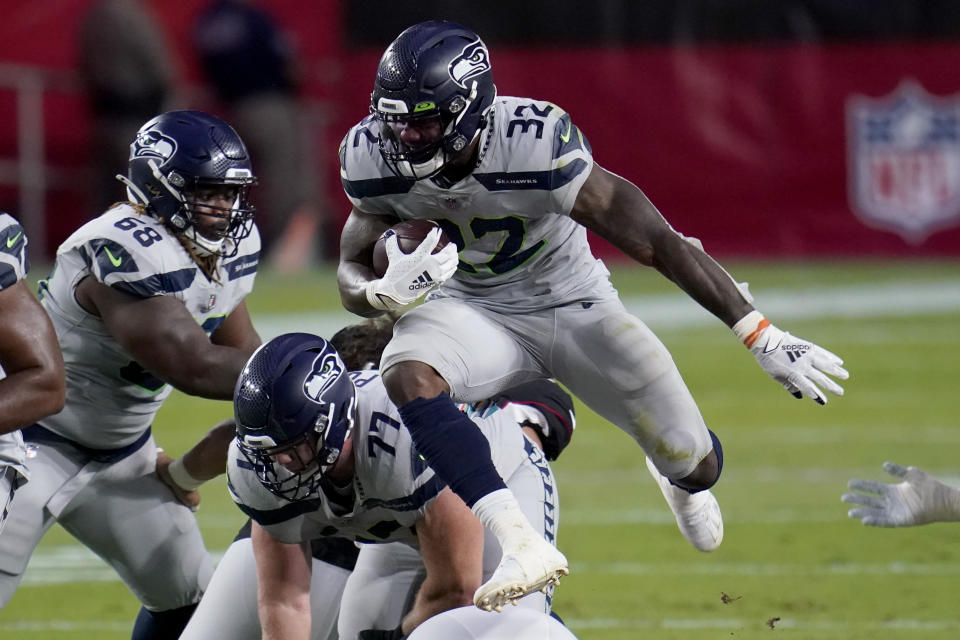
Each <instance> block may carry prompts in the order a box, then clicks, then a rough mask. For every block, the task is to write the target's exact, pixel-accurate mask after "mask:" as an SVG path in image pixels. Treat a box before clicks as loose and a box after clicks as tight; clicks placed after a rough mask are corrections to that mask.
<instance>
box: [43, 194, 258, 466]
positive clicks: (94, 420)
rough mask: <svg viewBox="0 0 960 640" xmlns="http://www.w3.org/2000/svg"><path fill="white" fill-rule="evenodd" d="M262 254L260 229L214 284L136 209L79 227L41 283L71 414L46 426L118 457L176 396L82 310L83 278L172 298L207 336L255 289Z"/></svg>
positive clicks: (220, 267)
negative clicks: (63, 367) (116, 451)
mask: <svg viewBox="0 0 960 640" xmlns="http://www.w3.org/2000/svg"><path fill="white" fill-rule="evenodd" d="M227 242H228V243H229V241H227ZM259 254H260V236H259V234H258V232H257V230H256V227H254V228H253V232H252V233H251V234H250V235H249V236H248V237H246V238H245V239H244V240H242V241H240V246H239V248H238V251H237V253H236V254H235V255H234V256H233V257H232V258H229V259H222V258H221V259H220V260H218V262H217V272H216V278H214V279H209V278H208V277H207V275H206V274H205V273H204V271H203V270H202V269H201V268H200V266H199V265H198V264H197V263H196V262H195V261H194V259H193V258H192V257H191V256H190V254H189V253H188V252H187V250H186V249H185V248H184V247H183V245H182V244H181V243H180V241H179V239H178V238H177V237H176V236H175V235H174V234H173V233H171V232H170V231H169V230H168V229H167V228H166V226H165V225H164V224H163V223H162V222H160V221H159V220H157V219H156V218H154V217H152V216H150V215H147V214H144V213H141V212H139V211H138V210H137V209H136V208H134V207H133V206H131V205H129V204H119V205H116V206H114V207H113V208H111V209H110V210H108V211H107V212H106V213H104V214H103V215H101V216H100V217H98V218H95V219H94V220H91V221H90V222H88V223H86V224H85V225H83V226H82V227H80V228H79V229H78V230H77V231H75V232H74V233H73V234H72V235H71V236H70V237H69V238H67V239H66V241H64V243H63V244H62V245H60V247H59V249H58V250H57V259H56V263H55V265H54V270H53V273H52V274H51V276H50V278H49V279H48V280H47V281H46V282H44V283H41V302H42V304H43V306H44V307H45V308H46V310H47V312H48V313H49V314H50V318H51V319H52V320H53V325H54V328H55V329H56V331H57V338H58V339H59V342H60V348H61V350H62V351H63V359H64V363H65V365H66V377H67V397H66V404H65V406H64V408H63V411H61V412H60V413H59V414H56V415H54V416H50V417H48V418H44V419H43V420H42V421H41V422H40V424H41V425H42V426H43V427H45V428H47V429H49V430H51V431H53V432H55V433H57V434H59V435H61V436H64V437H65V438H69V439H70V440H73V441H75V442H78V443H80V444H82V445H84V446H87V447H92V448H95V449H115V448H119V447H123V446H126V445H128V444H130V443H132V442H134V441H136V439H137V438H138V437H139V436H140V435H141V434H143V432H144V431H145V430H146V429H147V427H149V426H150V424H151V422H152V421H153V417H154V415H155V414H156V412H157V410H158V409H159V408H160V406H161V404H163V401H164V400H165V399H166V398H167V396H169V395H170V391H171V387H170V385H168V384H165V383H164V382H163V381H162V380H160V379H158V378H157V377H155V376H154V375H152V374H151V373H150V372H149V371H147V370H145V369H144V368H143V367H142V366H141V365H140V364H139V363H137V362H136V361H135V360H134V359H133V357H132V356H131V355H130V354H129V353H127V352H126V350H125V349H124V348H123V347H121V346H120V344H118V343H117V341H116V340H115V339H114V338H113V337H112V336H111V335H110V332H109V331H108V330H107V328H106V326H105V325H104V323H103V321H102V320H101V319H100V318H99V317H97V316H94V315H92V314H90V313H88V312H87V311H85V310H84V309H83V308H82V307H81V306H80V305H79V304H78V303H77V300H76V297H75V295H74V294H75V289H76V287H77V285H78V284H79V283H80V281H81V280H83V279H84V278H87V277H92V278H96V280H97V281H98V282H100V283H103V284H105V285H107V286H109V287H112V288H113V289H115V290H117V291H122V292H124V293H127V294H130V295H132V296H136V297H138V298H149V297H152V296H173V297H175V298H177V299H178V300H180V301H181V302H182V303H183V305H184V306H185V307H186V308H187V311H189V312H190V314H191V315H192V316H193V317H194V318H195V319H196V321H197V324H199V325H200V326H201V327H202V328H203V330H204V332H205V333H206V334H207V335H208V336H209V335H211V334H212V333H213V332H214V331H215V330H216V329H217V327H219V326H220V324H222V323H223V321H224V319H226V317H227V315H228V314H229V313H230V312H231V311H233V309H234V308H236V307H237V305H238V304H240V302H241V301H242V300H243V299H244V297H245V296H246V295H247V294H248V293H250V291H251V290H252V288H253V281H254V277H255V275H256V270H257V262H258V259H259ZM163 321H164V319H163V318H162V317H158V318H155V319H154V322H157V323H162V322H163Z"/></svg>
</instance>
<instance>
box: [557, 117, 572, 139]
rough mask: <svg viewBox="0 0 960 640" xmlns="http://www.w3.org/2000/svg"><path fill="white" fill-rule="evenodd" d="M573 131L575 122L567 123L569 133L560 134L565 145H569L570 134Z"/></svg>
mask: <svg viewBox="0 0 960 640" xmlns="http://www.w3.org/2000/svg"><path fill="white" fill-rule="evenodd" d="M572 130H573V121H572V120H571V121H570V122H567V133H566V134H563V133H561V134H560V139H561V140H562V141H563V144H567V143H568V142H570V132H571V131H572Z"/></svg>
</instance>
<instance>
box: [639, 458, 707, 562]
mask: <svg viewBox="0 0 960 640" xmlns="http://www.w3.org/2000/svg"><path fill="white" fill-rule="evenodd" d="M647 469H648V470H649V471H650V475H652V476H653V478H654V479H655V480H656V481H657V484H659V485H660V492H661V493H662V494H663V497H664V498H666V500H667V504H668V505H670V510H671V511H673V515H674V517H676V519H677V526H678V527H680V533H682V534H683V537H684V538H686V539H687V541H688V542H689V543H690V544H692V545H693V546H694V548H696V549H698V550H699V551H713V550H714V549H716V548H717V547H719V546H720V543H721V542H722V541H723V514H721V513H720V505H719V504H717V499H716V498H715V497H714V496H713V494H712V493H710V490H709V489H706V490H704V491H698V492H697V493H690V492H688V491H684V490H683V489H681V488H680V487H676V486H674V485H672V484H670V480H669V479H667V477H666V476H664V475H662V474H661V473H660V472H659V471H658V470H657V467H656V465H654V464H653V461H652V460H650V458H647Z"/></svg>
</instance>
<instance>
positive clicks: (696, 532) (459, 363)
mask: <svg viewBox="0 0 960 640" xmlns="http://www.w3.org/2000/svg"><path fill="white" fill-rule="evenodd" d="M370 108H371V111H372V113H371V114H370V115H369V116H367V117H366V118H364V119H363V120H362V121H361V122H360V123H359V124H357V125H356V126H354V127H353V128H352V129H351V130H350V131H349V132H348V133H347V135H346V137H345V138H344V139H343V142H342V143H341V147H340V163H341V177H342V182H343V186H344V190H345V191H346V194H347V196H348V198H349V199H350V202H351V203H352V205H353V210H352V212H351V214H350V217H349V219H348V220H347V223H346V225H345V226H344V228H343V232H342V234H341V242H340V266H339V271H338V280H339V288H340V295H341V298H342V299H343V302H344V305H345V306H346V308H347V309H349V310H350V311H353V312H355V313H358V314H360V315H373V314H376V313H378V312H381V311H383V310H385V309H393V308H397V307H400V306H402V305H405V304H408V303H411V302H413V301H414V300H416V299H417V298H419V297H420V296H421V295H422V294H423V293H425V292H426V291H425V290H424V289H420V288H416V287H413V286H412V284H413V283H414V282H415V281H417V280H418V278H421V277H423V278H424V279H432V280H433V281H435V282H437V283H443V284H441V285H440V286H439V288H437V289H435V290H434V291H433V292H432V293H431V295H430V296H429V297H428V299H427V301H426V302H425V303H424V304H423V305H421V306H419V307H417V308H415V309H413V310H412V311H409V312H407V313H406V314H405V315H404V316H403V317H402V318H401V320H400V321H399V323H398V324H397V327H396V331H395V332H394V338H393V340H392V342H391V343H390V345H388V346H387V349H386V351H385V353H384V356H383V360H382V362H381V368H382V370H383V380H384V384H385V385H386V388H387V391H388V393H389V395H390V399H391V400H392V401H393V402H394V403H395V404H396V405H397V406H398V407H399V408H400V415H401V416H402V417H403V422H404V424H405V425H406V427H407V428H408V429H409V430H410V433H411V435H412V437H413V440H414V442H415V443H416V447H417V450H418V451H420V453H421V454H423V456H424V457H425V458H426V459H427V461H428V462H429V464H430V466H431V467H432V468H433V469H435V470H436V472H437V474H438V475H439V476H440V477H441V478H443V480H444V481H445V482H447V483H448V484H449V485H450V486H451V487H452V489H453V490H454V492H456V493H457V495H459V496H460V497H461V498H463V500H464V501H465V502H466V503H467V505H469V506H470V507H471V508H472V509H473V510H474V512H475V513H476V514H477V515H478V516H479V517H480V519H481V520H482V521H483V522H484V524H486V525H487V526H488V527H489V528H490V529H491V530H493V531H494V532H496V534H497V536H498V538H499V540H500V543H501V545H502V546H503V548H504V561H503V564H502V565H501V567H500V569H499V570H498V571H497V573H496V574H495V575H494V577H493V579H491V580H490V581H489V582H487V583H486V584H484V585H483V586H482V587H481V588H480V589H479V590H478V591H477V593H476V596H475V601H476V604H477V605H478V606H480V607H483V608H491V607H493V608H495V607H497V606H499V605H502V604H503V603H504V602H505V601H509V600H512V599H514V598H516V597H518V596H520V595H522V594H523V593H524V592H526V591H527V590H531V589H534V590H535V589H536V587H537V585H540V584H543V583H544V582H545V581H548V580H553V579H556V578H558V577H559V576H561V575H563V574H564V573H565V572H566V571H567V563H566V559H565V558H564V557H563V555H562V554H561V553H560V552H559V551H557V550H556V549H555V548H554V547H552V546H550V545H547V544H545V543H544V542H543V540H542V538H541V537H540V536H538V535H537V533H536V532H535V531H533V530H532V529H531V528H530V526H529V524H528V523H526V521H525V520H524V518H523V517H522V514H521V512H520V510H519V509H518V507H517V503H516V500H515V499H514V497H513V496H512V495H511V494H510V492H509V491H508V490H507V489H506V487H505V485H504V482H503V480H502V479H501V478H500V477H499V476H498V475H497V472H496V468H495V466H494V465H493V463H492V462H491V460H490V456H489V455H488V454H487V453H486V451H487V444H486V442H485V440H484V438H483V437H482V435H481V434H480V433H479V432H478V431H477V429H476V427H475V426H474V425H473V424H472V423H471V422H470V421H469V420H468V419H467V418H466V417H464V416H463V415H462V414H461V413H460V412H459V411H457V410H456V407H455V405H454V403H453V402H452V400H451V398H453V399H456V400H460V401H466V402H473V401H477V400H479V399H481V398H484V397H489V396H492V395H495V394H496V393H497V392H498V391H500V390H502V389H504V388H507V387H510V386H513V385H515V384H517V383H519V382H522V381H523V380H526V379H530V378H534V377H554V378H557V379H558V380H560V382H562V383H563V384H564V385H565V386H566V387H567V388H568V389H570V391H571V392H572V393H574V394H575V395H577V396H578V397H579V398H580V399H581V400H583V401H584V403H585V404H586V405H587V406H589V407H590V408H592V409H593V410H594V411H596V412H597V413H598V414H600V415H601V416H603V417H604V418H606V419H607V420H609V421H610V422H613V423H614V424H616V425H617V426H618V427H620V428H621V429H623V430H624V431H625V432H626V433H627V434H628V435H630V436H631V437H632V438H633V439H634V440H636V442H637V443H638V444H639V445H640V446H641V447H642V448H643V450H644V451H645V452H646V454H647V456H648V457H649V460H650V462H649V467H650V469H651V471H652V472H653V473H654V475H655V477H656V478H657V480H658V482H659V483H660V486H661V490H662V492H663V493H664V495H665V497H666V499H667V501H668V502H669V503H670V507H671V508H672V509H673V511H674V514H675V516H676V518H677V522H678V524H679V526H680V529H681V531H682V532H683V534H684V536H685V537H686V538H687V539H688V540H689V541H690V542H691V543H692V544H693V545H694V546H695V547H696V548H698V549H700V550H703V551H710V550H712V549H714V548H716V547H717V545H719V544H720V540H721V537H722V534H723V523H722V519H721V516H720V510H719V507H718V505H717V502H716V500H715V498H714V497H713V495H712V494H711V493H710V491H709V489H710V487H712V486H713V484H714V483H715V482H716V481H717V479H718V478H719V476H720V472H721V469H722V466H723V456H722V451H721V448H720V441H719V440H718V439H717V437H716V435H714V434H713V433H712V432H711V431H709V430H708V429H707V427H706V425H705V423H704V420H703V418H702V416H701V415H700V411H699V409H698V408H697V405H696V404H695V403H694V401H693V398H692V397H691V395H690V393H689V391H688V390H687V387H686V385H685V384H684V382H683V380H682V378H681V377H680V373H679V371H678V370H677V367H676V366H675V365H674V363H673V360H672V358H671V357H670V354H669V353H668V352H667V350H666V348H665V347H664V346H663V344H662V343H661V342H660V341H659V340H658V339H657V338H656V336H654V335H653V333H652V332H651V331H650V330H649V329H648V328H647V327H646V325H644V324H643V322H641V321H640V320H639V319H637V318H635V317H634V316H632V315H630V314H629V313H627V312H626V310H625V309H624V307H623V304H622V303H621V302H620V300H619V297H618V294H617V292H616V290H615V289H614V288H613V286H612V285H611V283H610V281H609V277H608V276H609V274H608V272H607V270H606V268H605V267H604V265H603V264H602V263H601V262H600V261H598V260H596V259H595V258H594V257H593V256H592V255H591V252H590V247H589V245H588V243H587V234H586V230H587V229H591V230H592V231H594V232H596V233H597V234H598V235H599V236H601V237H603V238H605V239H606V240H608V241H609V242H611V243H612V244H613V245H614V246H616V247H618V248H619V249H621V250H622V251H623V252H625V253H626V254H627V255H628V256H630V257H631V258H633V259H634V260H636V261H637V262H639V263H640V264H643V265H645V266H650V267H654V268H656V269H657V270H658V271H660V272H661V273H662V274H663V275H664V276H666V277H667V278H669V279H670V280H672V281H673V282H674V283H676V284H677V285H678V286H679V287H680V288H681V289H683V290H684V291H685V292H686V293H687V294H688V295H690V296H691V297H692V298H693V299H694V300H696V301H697V302H698V303H700V304H701V305H702V306H703V307H705V308H706V309H707V310H709V311H710V312H712V313H713V314H714V315H715V316H717V317H718V318H719V319H720V320H721V321H723V322H724V323H725V324H726V325H728V326H729V327H730V328H731V329H732V330H733V332H734V333H735V335H736V336H737V337H738V338H739V339H740V340H741V341H742V342H743V343H744V344H745V345H746V346H747V347H748V348H749V349H750V351H751V352H752V354H753V355H754V356H755V357H756V359H757V361H758V363H759V364H760V366H761V367H762V368H763V370H764V371H766V372H767V373H768V374H769V375H770V376H772V377H773V378H774V380H776V381H777V382H778V383H780V384H781V385H782V386H784V387H785V388H786V389H787V391H789V392H790V393H792V394H793V395H795V396H797V397H802V396H807V397H809V398H811V399H813V400H815V401H817V402H819V403H821V404H823V403H825V402H826V401H827V399H826V397H825V395H824V391H822V390H821V388H822V389H824V390H826V391H829V392H832V393H834V394H837V395H840V394H842V393H843V389H842V388H841V387H840V386H839V385H838V384H837V383H836V382H835V381H834V380H832V379H830V378H829V377H828V375H831V376H834V377H837V378H840V379H845V378H847V372H846V371H845V370H844V369H843V368H842V367H841V364H842V361H841V360H840V358H838V357H837V356H835V355H833V354H831V353H829V352H828V351H826V350H824V349H821V348H820V347H818V346H817V345H815V344H813V343H811V342H809V341H807V340H802V339H800V338H796V337H794V336H792V335H790V334H789V333H787V332H785V331H782V330H780V329H778V328H777V327H775V326H774V325H772V324H771V323H770V321H769V320H767V319H766V318H764V316H763V315H761V314H760V312H759V311H757V310H756V309H754V307H753V306H752V304H751V300H750V299H749V296H748V295H747V293H746V291H745V290H741V288H740V287H738V286H737V284H736V283H735V282H734V280H733V279H732V278H731V276H730V275H729V274H728V273H727V272H726V271H725V270H724V269H723V268H721V267H720V265H718V264H717V263H716V262H715V261H714V260H713V259H712V258H710V256H708V255H707V254H706V253H704V251H703V249H702V248H701V246H700V245H699V243H697V242H695V241H692V240H691V239H688V238H685V237H684V236H683V235H682V234H680V233H678V232H676V231H675V230H674V229H673V228H672V227H671V226H670V225H669V224H668V223H667V221H666V220H665V219H664V218H663V217H662V216H661V215H660V213H659V212H658V211H657V209H656V208H655V207H654V206H653V205H652V204H651V203H650V201H649V200H648V199H647V198H646V197H645V196H644V194H643V192H641V191H640V189H638V188H637V187H636V186H635V185H633V184H632V183H630V182H628V181H627V180H624V179H623V178H621V177H619V176H617V175H615V174H613V173H611V172H609V171H607V170H605V169H603V168H602V167H600V166H599V165H598V164H596V163H595V162H594V160H593V157H592V154H591V149H590V145H589V144H588V143H587V139H586V137H585V136H584V134H583V132H582V131H581V130H580V129H579V128H578V127H577V126H576V125H574V124H573V121H572V120H571V117H570V115H569V114H567V113H566V112H564V111H563V110H562V109H561V108H560V107H558V106H557V105H554V104H552V103H550V102H545V101H542V100H533V99H528V98H515V97H497V94H496V88H495V86H494V83H493V75H492V72H491V61H490V54H489V52H488V50H487V48H486V46H485V45H484V43H483V41H482V40H481V39H480V38H479V37H478V36H477V34H476V33H474V32H473V31H471V30H469V29H466V28H464V27H462V26H460V25H457V24H453V23H449V22H438V21H431V22H424V23H421V24H417V25H414V26H412V27H410V28H409V29H407V30H406V31H404V32H403V33H401V34H400V35H399V36H398V37H397V38H396V40H394V41H393V43H392V44H391V45H390V46H389V47H388V48H387V50H386V52H385V53H384V54H383V57H382V58H381V60H380V65H379V67H378V69H377V75H376V81H375V84H374V89H373V93H372V100H371V105H370ZM411 218H430V219H434V220H437V221H439V222H440V224H441V226H442V227H443V228H444V230H445V231H446V233H447V235H448V236H449V237H450V238H451V240H453V242H454V243H456V245H457V248H454V247H453V244H450V245H448V246H447V247H445V248H444V249H443V250H441V251H439V252H437V253H436V254H433V253H431V252H432V249H433V248H434V246H435V245H436V243H437V239H438V236H439V231H437V232H434V233H433V234H432V235H431V236H428V238H427V239H426V240H425V241H424V242H423V244H422V245H421V246H420V247H419V248H418V249H417V250H415V251H414V252H412V253H411V254H409V255H402V254H399V251H398V249H397V246H396V241H395V240H391V241H389V242H388V245H387V249H388V256H391V257H393V258H394V259H392V260H391V261H390V265H389V268H388V269H387V272H386V273H385V275H384V276H383V277H382V278H377V277H376V276H375V275H374V272H373V270H372V268H371V264H370V262H371V258H370V257H371V253H372V252H371V247H372V246H373V244H374V243H375V242H376V240H377V237H378V236H379V235H380V234H381V233H382V232H383V231H384V230H385V229H387V228H388V227H390V226H391V225H393V224H395V223H396V222H397V221H398V220H405V219H411ZM458 249H459V265H458V264H457V260H456V256H453V255H452V253H453V252H455V251H457V250H458ZM424 274H426V275H424ZM448 394H449V395H448Z"/></svg>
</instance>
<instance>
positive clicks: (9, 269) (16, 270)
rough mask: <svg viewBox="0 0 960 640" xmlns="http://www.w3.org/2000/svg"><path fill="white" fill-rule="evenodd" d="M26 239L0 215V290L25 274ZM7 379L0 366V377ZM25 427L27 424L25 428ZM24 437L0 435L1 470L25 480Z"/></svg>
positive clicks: (16, 225) (14, 223) (15, 224)
mask: <svg viewBox="0 0 960 640" xmlns="http://www.w3.org/2000/svg"><path fill="white" fill-rule="evenodd" d="M29 268H30V265H29V263H28V262H27V236H26V234H25V233H24V231H23V227H22V226H21V225H20V223H19V222H17V221H16V220H15V219H14V218H13V216H11V215H9V214H7V213H3V212H0V291H2V290H4V289H6V288H7V287H12V286H13V285H15V284H17V283H18V282H20V281H21V280H23V278H24V277H25V276H26V275H27V270H28V269H29ZM4 377H6V374H4V372H3V367H0V378H4ZM24 426H26V425H24ZM23 463H24V448H23V438H22V437H21V436H20V432H19V431H13V432H12V433H5V434H0V468H2V467H4V466H6V465H13V466H15V467H16V468H17V469H18V470H19V471H20V473H21V475H23V476H24V477H26V468H25V467H24V464H23Z"/></svg>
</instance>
